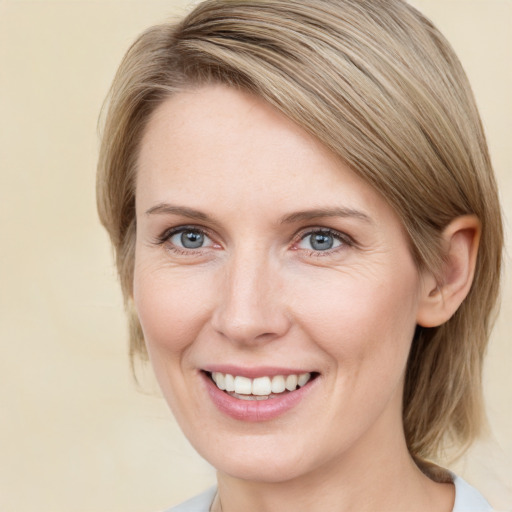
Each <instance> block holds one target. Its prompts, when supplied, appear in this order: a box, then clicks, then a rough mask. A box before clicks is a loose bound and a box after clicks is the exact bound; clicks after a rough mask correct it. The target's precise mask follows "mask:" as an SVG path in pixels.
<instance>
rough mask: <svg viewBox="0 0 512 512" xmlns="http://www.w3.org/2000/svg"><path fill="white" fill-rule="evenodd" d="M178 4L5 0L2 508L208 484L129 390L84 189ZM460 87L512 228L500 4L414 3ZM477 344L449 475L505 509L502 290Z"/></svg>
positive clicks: (158, 417) (111, 276) (66, 506)
mask: <svg viewBox="0 0 512 512" xmlns="http://www.w3.org/2000/svg"><path fill="white" fill-rule="evenodd" d="M186 3H187V2H186V1H183V2H180V1H176V0H169V1H166V2H164V1H156V0H130V1H113V0H103V1H92V0H90V1H81V0H65V1H64V0H62V1H50V0H38V1H26V0H0V93H1V94H0V235H1V238H0V316H1V320H0V339H1V348H2V352H1V354H2V355H1V357H0V382H1V387H0V390H1V391H0V393H1V395H0V407H1V408H0V410H1V413H0V414H1V416H0V510H2V511H6V512H9V511H12V512H28V511H32V510H38V511H39V512H58V511H66V512H78V511H84V512H85V511H95V512H102V511H105V512H107V511H108V512H117V511H119V512H121V511H122V512H138V511H140V512H144V511H155V510H159V509H162V508H164V507H167V506H170V505H172V504H174V503H177V502H179V501H181V500H183V499H184V498H186V497H187V496H189V495H192V494H194V493H195V492H197V491H199V490H201V489H203V488H205V487H207V486H209V485H211V484H212V483H213V482H214V472H213V470H212V469H211V468H210V467H209V466H208V465H207V464H206V463H205V462H203V461H202V460H201V459H200V458H199V457H198V456H197V455H196V454H195V452H194V451H193V449H192V448H191V447H190V446H189V444H188V442H187V441H186V440H185V439H184V438H183V436H182V435H181V433H180V431H179V429H178V427H177V426H176V424H175V422H174V420H173V418H172V416H171V414H170V413H169V412H168V410H167V406H166V404H165V403H164V401H163V399H162V398H160V395H159V392H158V390H157V389H156V386H155V385H154V383H153V381H152V379H151V377H150V376H149V375H150V374H149V372H148V377H147V378H145V379H144V381H145V382H144V388H145V391H144V392H141V391H139V390H138V389H137V387H136V386H135V384H134V382H133V380H132V377H131V374H130V367H129V361H128V357H127V338H126V327H125V321H124V314H123V309H122V299H121V295H120V291H119V287H118V283H117V278H116V275H115V269H114V267H113V260H112V255H111V251H110V247H109V242H108V240H107V237H106V234H105V233H104V232H103V230H102V228H101V226H100V224H99V221H98V220H97V215H96V210H95V197H94V186H95V184H94V181H95V165H96V158H97V153H98V136H97V128H96V124H97V118H98V114H99V111H100V107H101V104H102V101H103V98H104V97H105V95H106V93H107V90H108V87H109V84H110V82H111V80H112V78H113V74H114V73H115V70H116V67H117V65H118V63H119V62H120V59H121V57H122V55H123V53H124V51H125V50H126V49H127V47H128V46H129V44H130V43H131V41H132V40H133V39H134V38H135V36H136V35H137V34H138V33H139V32H140V31H141V30H143V29H144V28H146V27H147V26H149V25H150V24H153V23H157V22H160V21H164V20H165V19H167V18H168V17H169V16H171V15H172V14H173V13H184V12H185V5H186ZM414 4H415V5H417V6H418V7H419V8H420V9H421V10H422V11H423V12H425V13H426V14H427V15H428V16H430V17H431V18H432V19H433V20H434V22H436V23H437V24H438V26H439V27H440V28H441V30H442V31H443V32H444V33H445V35H446V36H447V37H448V39H449V40H450V41H451V42H452V44H453V45H454V47H455V49H456V51H457V52H458V54H459V56H460V58H461V60H462V61H463V63H464V65H465V67H466V70H467V72H468V74H469V76H470V79H471V81H472V84H473V87H474V91H475V95H476V97H477V101H478V104H479V106H480V109H481V114H482V117H483V121H484V125H485V128H486V132H487V135H488V140H489V144H490V148H491V153H492V158H493V162H494V165H495V169H496V173H497V176H498V181H499V184H500V190H501V196H502V199H503V207H504V210H505V218H506V229H507V232H508V234H507V237H508V238H507V240H508V254H509V255H510V238H511V237H510V231H511V229H510V220H509V219H511V218H512V172H511V164H512V151H511V145H512V144H511V133H512V100H511V91H512V2H511V1H510V0H423V1H421V0H416V1H415V2H414ZM506 264H507V270H508V273H507V274H506V276H505V280H504V292H503V305H502V311H501V315H500V317H499V320H498V324H497V326H496V329H495V332H494V335H493V338H492V342H491V345H490V348H489V353H488V358H487V364H486V370H485V394H486V397H487V403H488V414H489V418H490V425H491V433H490V435H489V436H488V437H487V438H486V439H485V440H483V441H481V442H479V443H478V444H477V445H476V446H475V447H474V448H473V450H472V451H471V452H470V453H469V454H468V456H466V457H465V458H464V459H462V460H461V461H459V462H458V463H457V464H456V465H455V466H454V468H455V469H456V470H457V471H458V472H459V473H460V474H461V475H462V476H464V477H465V478H466V479H467V480H469V481H470V482H471V483H472V484H474V485H476V486H477V487H479V488H480V490H481V491H482V492H483V493H484V494H485V495H487V497H488V499H489V500H490V501H491V502H492V503H493V504H494V505H495V507H496V508H497V509H498V510H505V509H511V508H512V405H511V404H512V372H511V371H510V366H511V363H512V347H511V343H510V332H512V293H511V278H510V257H509V256H507V261H506Z"/></svg>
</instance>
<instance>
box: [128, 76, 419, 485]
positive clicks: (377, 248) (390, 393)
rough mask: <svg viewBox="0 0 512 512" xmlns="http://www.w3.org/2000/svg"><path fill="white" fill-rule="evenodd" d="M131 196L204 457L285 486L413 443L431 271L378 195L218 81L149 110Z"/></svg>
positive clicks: (173, 377)
mask: <svg viewBox="0 0 512 512" xmlns="http://www.w3.org/2000/svg"><path fill="white" fill-rule="evenodd" d="M136 203H137V244H136V261H135V278H134V300H135V305H136V309H137V312H138V314H139V318H140V321H141V325H142V328H143V331H144V336H145V339H146V343H147V348H148V351H149V354H150V358H151V361H152V364H153V366H154V370H155V372H156V376H157V378H158V381H159V383H160V386H161V388H162V390H163V393H164V395H165V398H166V400H167V401H168V403H169V405H170V407H171V409H172V410H173V412H174V414H175V416H176V418H177V420H178V422H179V423H180V425H181V427H182V429H183V431H184V432H185V434H186V436H187V437H188V438H189V440H190V441H191V442H192V444H193V445H194V446H195V448H196V449H197V450H198V451H199V453H200V454H202V455H203V456H204V457H205V458H206V459H207V460H208V461H210V463H212V464H213V465H214V466H215V467H217V468H218V469H219V470H220V471H221V472H225V473H227V474H230V475H233V476H237V477H241V478H244V479H250V480H258V481H274V482H276V481H284V480H288V479H292V478H294V477H298V476H301V475H306V474H308V473H310V472H315V471H317V472H318V471H321V470H322V469H323V468H327V467H330V466H331V465H332V464H344V463H345V462H346V461H349V460H354V459H353V457H357V460H364V457H373V456H375V450H376V448H378V449H379V450H389V451H390V452H391V451H393V450H396V449H397V447H398V446H402V444H403V433H402V423H401V396H402V390H403V376H404V370H405V366H406V361H407V355H408V352H409V347H410V344H411V340H412V337H413V333H414V329H415V325H416V317H417V314H418V311H419V308H420V296H421V279H420V275H419V274H418V271H417V269H416V267H415V265H414V263H413V259H412V256H411V254H410V252H409V248H408V243H407V239H406V236H405V235H404V232H403V230H402V227H401V224H400V222H399V220H398V218H397V216H396V215H395V214H394V212H393V211H392V210H391V208H390V207H389V206H388V205H387V203H386V202H385V201H384V199H383V198H382V197H381V196H380V195H379V194H378V193H377V192H376V191H375V190H373V189H372V188H371V187H370V186H369V185H367V184H366V183H365V182H363V181H362V180H361V179H360V178H358V177H357V176H356V175H355V174H354V173H353V172H351V171H350V170H349V169H348V168H347V167H346V166H345V165H344V164H342V163H340V161H339V160H338V159H336V157H335V156H334V155H333V154H332V153H330V152H329V151H328V150H327V149H326V148H325V147H323V146H322V145H321V144H320V143H318V142H317V141H316V140H314V139H313V138H312V137H311V136H309V135H308V134H307V133H305V132H304V131H303V130H302V129H301V128H299V127H297V126H296V125H294V124H293V123H292V122H291V121H289V120H288V119H287V118H285V117H284V116H282V115H281V114H280V113H278V112H276V111H275V110H274V109H273V108H272V107H270V106H269V105H267V104H266V103H265V102H263V101H262V100H261V99H258V98H255V97H252V96H250V95H248V94H246V93H242V92H237V91H235V90H233V89H230V88H227V87H224V86H208V87H204V88H199V89H196V90H191V91H189V92H183V93H179V94H176V95H175V96H173V97H171V98H170V99H168V100H166V101H165V102H164V103H163V104H162V105H161V106H160V107H159V108H158V109H157V110H156V111H155V113H154V115H153V117H152V118H151V120H150V122H149V124H148V126H147V130H146V132H145V135H144V138H143V141H142V145H141V152H140V158H139V174H138V181H137V193H136ZM301 376H302V377H301ZM212 377H213V378H215V380H216V381H217V384H216V383H214V381H213V379H212ZM308 379H309V380H308ZM297 381H299V382H298V383H297ZM306 381H307V382H306ZM300 384H303V386H302V387H300V386H299V385H300ZM225 387H227V389H228V391H229V392H228V391H226V390H223V389H219V388H225ZM287 387H288V388H289V389H287ZM233 389H234V391H233ZM283 389H284V390H283Z"/></svg>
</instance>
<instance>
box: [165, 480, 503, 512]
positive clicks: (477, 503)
mask: <svg viewBox="0 0 512 512" xmlns="http://www.w3.org/2000/svg"><path fill="white" fill-rule="evenodd" d="M453 483H454V485H455V504H454V506H453V510H452V512H493V510H492V507H491V506H490V505H489V503H487V501H486V500H485V498H484V497H483V496H482V495H481V494H480V493H479V492H478V491H477V490H476V489H475V488H474V487H471V486H470V485H469V484H468V483H467V482H465V481H464V480H463V479H462V478H460V477H458V476H455V475H454V478H453ZM216 491H217V489H216V488H215V487H212V488H211V489H208V490H207V491H205V492H203V493H202V494H199V495H198V496H195V497H194V498H192V499H190V500H188V501H185V503H182V504H181V505H178V506H176V507H173V508H170V509H168V510H167V511H166V512H208V511H209V510H210V506H211V504H212V501H213V498H214V497H215V493H216Z"/></svg>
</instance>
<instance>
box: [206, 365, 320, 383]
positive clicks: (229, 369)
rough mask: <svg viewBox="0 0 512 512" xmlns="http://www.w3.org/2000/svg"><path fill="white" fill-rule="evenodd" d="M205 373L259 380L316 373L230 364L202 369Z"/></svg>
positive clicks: (302, 369)
mask: <svg viewBox="0 0 512 512" xmlns="http://www.w3.org/2000/svg"><path fill="white" fill-rule="evenodd" d="M202 370H203V371H205V372H209V373H213V372H220V373H224V374H230V375H237V376H240V377H247V378H249V379H257V378H258V377H274V376H276V375H284V376H286V375H300V374H302V373H314V370H312V369H304V368H285V367H277V366H251V367H249V366H235V365H230V364H212V365H208V366H206V367H204V368H202Z"/></svg>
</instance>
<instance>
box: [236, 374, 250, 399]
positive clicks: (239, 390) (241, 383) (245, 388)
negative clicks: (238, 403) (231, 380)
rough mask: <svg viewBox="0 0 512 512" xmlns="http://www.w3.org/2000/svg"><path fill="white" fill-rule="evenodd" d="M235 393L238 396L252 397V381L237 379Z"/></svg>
mask: <svg viewBox="0 0 512 512" xmlns="http://www.w3.org/2000/svg"><path fill="white" fill-rule="evenodd" d="M235 393H236V394H237V395H250V394H251V393H252V381H251V379H248V378H247V377H240V376H238V375H237V376H236V377H235Z"/></svg>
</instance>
